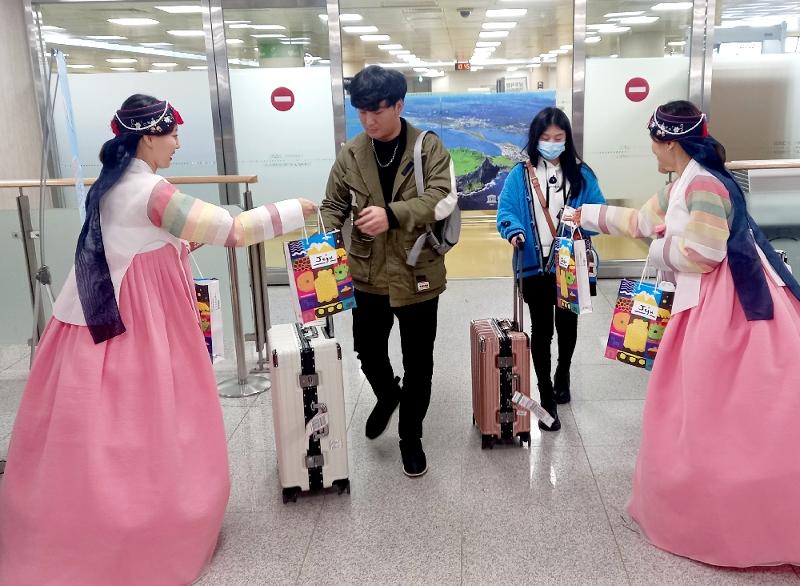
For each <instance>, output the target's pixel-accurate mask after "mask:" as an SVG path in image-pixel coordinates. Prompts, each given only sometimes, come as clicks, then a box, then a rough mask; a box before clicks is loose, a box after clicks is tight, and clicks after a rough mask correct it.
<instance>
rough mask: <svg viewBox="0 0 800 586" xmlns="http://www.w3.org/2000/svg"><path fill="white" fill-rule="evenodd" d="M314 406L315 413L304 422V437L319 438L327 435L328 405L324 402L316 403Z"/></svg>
mask: <svg viewBox="0 0 800 586" xmlns="http://www.w3.org/2000/svg"><path fill="white" fill-rule="evenodd" d="M314 407H315V408H316V409H317V414H316V415H314V417H312V418H311V419H310V420H309V421H308V423H306V437H313V438H314V439H320V438H322V437H325V436H326V435H328V429H329V428H328V421H329V417H328V407H327V405H325V404H324V403H317V404H316V405H315V406H314Z"/></svg>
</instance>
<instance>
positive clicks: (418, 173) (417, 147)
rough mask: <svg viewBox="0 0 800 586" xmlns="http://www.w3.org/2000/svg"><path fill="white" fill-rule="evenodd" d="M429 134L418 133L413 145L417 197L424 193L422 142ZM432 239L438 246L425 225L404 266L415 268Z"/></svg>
mask: <svg viewBox="0 0 800 586" xmlns="http://www.w3.org/2000/svg"><path fill="white" fill-rule="evenodd" d="M428 132H430V131H429V130H423V131H422V132H420V133H419V136H418V137H417V140H416V142H415V143H414V182H415V183H416V184H417V195H419V194H421V193H423V192H424V191H425V177H424V175H423V171H422V141H423V140H425V136H426V135H427V134H428ZM430 238H433V240H434V241H435V244H434V246H435V245H438V244H439V242H438V240H436V236H434V234H433V230H432V229H431V225H430V224H426V225H425V234H420V235H419V238H417V240H416V241H415V242H414V246H412V247H411V250H410V251H409V252H408V256H407V257H406V264H407V265H409V266H412V267H413V266H416V264H417V261H418V260H419V255H420V254H421V253H422V249H423V248H424V247H425V243H426V242H427V241H428V240H429V239H430Z"/></svg>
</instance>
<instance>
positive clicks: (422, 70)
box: [414, 67, 430, 73]
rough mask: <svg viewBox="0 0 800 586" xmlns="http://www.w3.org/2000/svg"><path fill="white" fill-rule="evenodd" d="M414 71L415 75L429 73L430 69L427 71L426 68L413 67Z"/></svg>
mask: <svg viewBox="0 0 800 586" xmlns="http://www.w3.org/2000/svg"><path fill="white" fill-rule="evenodd" d="M414 71H416V72H417V73H425V72H427V71H430V69H428V68H427V67H415V68H414Z"/></svg>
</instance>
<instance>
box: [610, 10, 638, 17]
mask: <svg viewBox="0 0 800 586" xmlns="http://www.w3.org/2000/svg"><path fill="white" fill-rule="evenodd" d="M642 14H644V10H634V11H633V12H609V13H608V14H604V15H603V18H615V17H618V16H622V17H625V16H641V15H642Z"/></svg>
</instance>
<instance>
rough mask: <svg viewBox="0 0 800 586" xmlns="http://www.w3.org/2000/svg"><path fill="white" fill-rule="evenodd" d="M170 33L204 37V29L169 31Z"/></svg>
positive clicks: (174, 35) (178, 35)
mask: <svg viewBox="0 0 800 586" xmlns="http://www.w3.org/2000/svg"><path fill="white" fill-rule="evenodd" d="M167 34H168V35H172V36H173V37H204V36H205V34H206V33H205V32H204V31H188V30H187V31H180V30H178V31H167Z"/></svg>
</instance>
